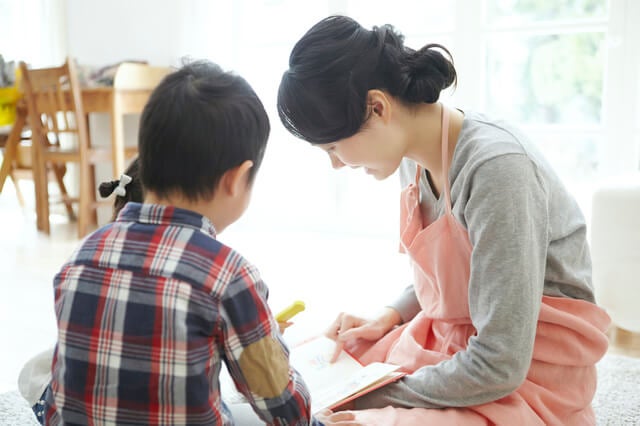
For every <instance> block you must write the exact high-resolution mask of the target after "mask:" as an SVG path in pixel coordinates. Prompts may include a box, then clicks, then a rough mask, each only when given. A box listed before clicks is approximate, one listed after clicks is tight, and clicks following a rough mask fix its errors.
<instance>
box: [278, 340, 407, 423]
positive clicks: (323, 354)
mask: <svg viewBox="0 0 640 426" xmlns="http://www.w3.org/2000/svg"><path fill="white" fill-rule="evenodd" d="M335 347H336V342H334V341H333V340H331V339H329V338H327V337H324V336H318V337H315V338H313V339H311V340H308V341H306V342H303V343H301V344H300V345H298V346H295V347H294V348H292V349H291V354H290V360H291V365H292V366H293V367H294V368H295V369H296V370H298V372H300V375H302V378H303V379H304V381H305V383H306V384H307V386H308V387H309V392H310V393H311V412H312V413H317V412H318V411H320V410H323V409H325V408H331V409H333V408H336V407H338V406H340V405H342V404H345V403H347V402H349V401H351V400H353V399H356V398H357V397H359V396H362V395H364V394H366V393H368V392H371V391H372V390H375V389H378V388H380V387H382V386H384V385H386V384H388V383H391V382H393V381H395V380H398V379H399V378H401V377H402V376H404V375H405V373H403V372H401V371H398V370H399V368H400V367H399V366H397V365H393V364H385V363H381V362H374V363H371V364H369V365H366V366H363V365H362V364H360V363H359V362H358V361H357V360H356V359H355V358H354V357H352V356H351V355H349V354H348V353H347V352H345V351H342V353H341V354H340V356H339V357H338V359H337V360H336V361H335V362H334V363H330V362H329V361H330V359H331V357H332V356H333V352H334V350H335Z"/></svg>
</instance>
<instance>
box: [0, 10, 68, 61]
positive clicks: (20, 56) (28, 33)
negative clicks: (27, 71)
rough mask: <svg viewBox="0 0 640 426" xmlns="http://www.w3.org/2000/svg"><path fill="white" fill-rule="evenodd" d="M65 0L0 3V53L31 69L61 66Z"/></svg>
mask: <svg viewBox="0 0 640 426" xmlns="http://www.w3.org/2000/svg"><path fill="white" fill-rule="evenodd" d="M65 4H66V3H65V1H64V0H20V1H15V0H0V54H2V56H3V57H4V59H5V60H6V61H25V62H27V63H28V64H29V65H32V66H52V65H58V64H61V63H62V62H63V61H64V56H65V48H66V46H65V42H64V34H65V31H64V30H63V29H64V25H63V23H64V21H65V19H64V16H65Z"/></svg>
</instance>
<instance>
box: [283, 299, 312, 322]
mask: <svg viewBox="0 0 640 426" xmlns="http://www.w3.org/2000/svg"><path fill="white" fill-rule="evenodd" d="M304 308H305V306H304V302H301V301H300V300H296V301H295V302H293V303H292V304H291V305H289V306H287V307H286V308H284V309H283V310H282V311H280V313H278V315H276V321H278V322H287V321H289V320H290V319H291V318H293V317H294V316H295V315H296V314H298V313H300V312H302V311H304Z"/></svg>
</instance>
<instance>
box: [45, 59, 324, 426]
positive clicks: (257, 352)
mask: <svg viewBox="0 0 640 426" xmlns="http://www.w3.org/2000/svg"><path fill="white" fill-rule="evenodd" d="M269 130H270V128H269V120H268V117H267V115H266V112H265V110H264V107H263V105H262V103H261V102H260V100H259V99H258V97H257V96H256V94H255V93H254V91H253V89H252V88H251V87H250V86H249V85H248V84H247V82H246V81H245V80H244V79H243V78H241V77H239V76H237V75H233V74H231V73H226V72H223V71H222V70H221V69H220V68H219V67H218V66H216V65H214V64H211V63H207V62H197V63H192V64H190V65H186V66H184V67H183V68H181V69H180V70H178V71H176V72H175V73H173V74H171V75H169V76H167V77H166V78H165V79H164V80H163V81H162V82H161V83H160V85H159V86H158V87H157V88H156V90H155V91H154V93H153V94H152V96H151V98H150V99H149V102H148V104H147V105H146V107H145V109H144V112H143V114H142V118H141V122H140V133H139V163H140V178H141V183H142V185H143V187H144V189H145V199H144V203H142V204H139V203H132V202H130V203H128V204H127V205H126V206H125V207H124V208H123V210H122V211H121V212H120V214H119V215H118V217H117V218H116V220H115V222H113V223H110V224H108V225H105V226H104V227H102V228H101V229H99V230H97V231H96V232H95V233H93V234H91V235H90V236H89V237H87V238H86V239H85V240H84V241H83V242H82V244H81V246H80V247H79V249H78V250H77V251H76V252H75V253H74V254H73V255H72V257H71V259H70V260H69V261H68V262H67V263H66V264H65V265H64V266H63V267H62V269H61V271H60V272H59V273H58V274H57V275H56V277H55V280H54V287H55V309H56V316H57V320H58V329H59V334H58V342H57V346H56V351H55V354H54V359H53V364H52V382H51V387H50V389H49V390H48V391H46V392H45V398H44V399H45V405H46V422H45V423H46V424H55V425H57V424H61V423H64V424H105V423H109V424H130V425H134V424H140V425H143V424H144V425H151V424H174V425H175V424H189V425H205V424H206V425H211V424H216V425H217V424H223V425H227V424H233V418H232V417H231V414H230V412H229V410H228V408H227V406H226V405H225V404H224V403H223V401H222V398H221V395H220V390H219V380H218V374H219V372H220V368H221V366H222V362H224V363H225V364H226V367H227V369H228V370H229V373H230V375H231V377H232V378H233V380H234V382H235V384H236V386H237V388H238V390H239V391H240V392H242V393H243V394H244V395H245V396H246V398H247V400H248V401H249V402H250V404H251V405H252V407H253V409H254V411H255V412H256V413H257V414H258V416H259V417H260V418H261V419H262V420H263V421H265V422H267V423H269V424H282V425H306V424H317V421H316V420H315V419H313V418H312V417H311V415H310V412H309V411H310V400H309V394H308V391H307V389H306V386H305V384H304V382H303V381H302V379H301V377H300V376H299V374H298V373H297V372H296V371H295V370H294V369H292V368H291V366H290V365H289V359H288V349H287V347H286V346H285V344H284V342H283V340H282V336H281V334H280V333H279V331H278V325H277V323H276V321H275V319H274V318H273V316H272V314H271V312H270V310H269V307H268V305H267V300H266V299H267V287H266V285H265V284H264V283H263V282H262V280H261V279H260V276H259V274H258V271H257V270H256V269H255V268H254V267H253V266H252V265H251V264H249V263H248V262H247V261H246V260H245V259H244V258H242V257H241V256H240V255H239V254H238V253H236V252H235V251H234V250H233V249H231V248H229V247H227V246H225V245H224V244H222V243H220V242H219V241H218V240H217V239H216V235H217V234H218V233H219V232H222V231H223V230H224V229H225V228H226V227H227V226H228V225H230V224H232V223H233V222H235V221H236V220H237V219H238V218H239V217H240V216H241V215H242V214H243V212H244V211H245V209H246V208H247V205H248V203H249V199H250V196H251V188H252V184H253V180H254V178H255V175H256V172H257V171H258V168H259V166H260V163H261V161H262V158H263V155H264V151H265V147H266V143H267V138H268V135H269Z"/></svg>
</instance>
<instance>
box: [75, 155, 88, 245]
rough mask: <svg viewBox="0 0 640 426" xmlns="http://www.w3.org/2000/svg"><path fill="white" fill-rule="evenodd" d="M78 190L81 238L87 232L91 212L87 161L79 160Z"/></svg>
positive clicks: (79, 236) (79, 231)
mask: <svg viewBox="0 0 640 426" xmlns="http://www.w3.org/2000/svg"><path fill="white" fill-rule="evenodd" d="M79 168H80V191H79V202H78V238H83V237H84V236H85V235H86V234H87V232H89V216H90V214H91V210H90V209H91V192H90V190H91V188H89V173H90V171H91V168H90V167H89V164H88V163H87V162H82V161H81V162H80V164H79Z"/></svg>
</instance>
